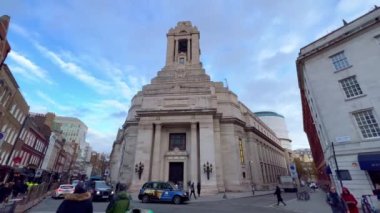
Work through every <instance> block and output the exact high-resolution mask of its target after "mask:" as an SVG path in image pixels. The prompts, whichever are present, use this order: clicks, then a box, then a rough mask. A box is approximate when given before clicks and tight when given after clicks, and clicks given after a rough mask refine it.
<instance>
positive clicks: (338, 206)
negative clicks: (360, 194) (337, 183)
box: [327, 187, 347, 213]
mask: <svg viewBox="0 0 380 213" xmlns="http://www.w3.org/2000/svg"><path fill="white" fill-rule="evenodd" d="M327 203H328V204H329V205H330V207H331V210H332V212H333V213H346V212H347V207H346V204H345V202H344V201H343V200H342V199H341V197H340V196H339V195H338V193H337V192H336V189H335V187H331V188H330V191H329V192H328V193H327Z"/></svg>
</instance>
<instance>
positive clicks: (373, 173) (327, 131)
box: [297, 8, 380, 198]
mask: <svg viewBox="0 0 380 213" xmlns="http://www.w3.org/2000/svg"><path fill="white" fill-rule="evenodd" d="M379 19H380V9H379V8H375V9H374V10H372V11H370V12H368V13H367V14H365V15H363V16H361V17H359V18H357V19H355V20H354V21H352V22H349V23H346V22H344V25H343V26H342V27H340V28H338V29H336V30H334V31H333V32H331V33H329V34H327V35H325V36H323V37H322V38H320V39H318V40H316V41H314V42H312V43H310V44H308V45H307V46H305V47H303V48H302V49H301V51H300V53H299V57H298V59H297V71H298V80H299V86H300V90H301V95H302V94H303V95H304V97H305V100H306V101H307V102H305V103H304V105H308V106H309V109H310V112H311V116H312V122H313V123H314V125H315V128H316V132H317V135H318V138H319V141H320V143H321V146H322V149H323V153H324V157H325V162H326V164H327V165H328V168H327V170H328V171H330V170H331V173H332V174H331V176H330V177H331V179H332V180H333V184H334V185H336V186H337V188H338V190H339V191H340V190H341V185H340V181H339V180H338V178H337V173H336V170H337V167H338V168H339V170H340V177H341V179H342V184H343V186H345V187H348V188H349V190H350V191H351V192H352V193H354V195H355V196H356V197H357V198H360V197H361V195H363V194H372V190H373V189H374V187H375V184H376V183H380V128H379V121H380V117H379V116H380V72H379V67H380V60H379V59H380V20H379ZM304 113H305V111H304ZM305 115H306V114H304V120H305V119H307V118H306V117H305ZM312 148H313V147H312ZM333 148H335V152H336V155H335V156H336V162H335V159H334V154H333Z"/></svg>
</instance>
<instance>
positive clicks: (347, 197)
mask: <svg viewBox="0 0 380 213" xmlns="http://www.w3.org/2000/svg"><path fill="white" fill-rule="evenodd" d="M341 196H342V199H343V200H344V201H345V202H346V204H347V207H348V210H349V211H350V213H359V209H358V207H356V205H357V204H358V201H357V200H356V199H355V197H354V196H353V195H352V194H351V193H350V191H349V190H348V189H347V188H346V187H343V191H342V194H341Z"/></svg>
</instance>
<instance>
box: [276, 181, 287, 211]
mask: <svg viewBox="0 0 380 213" xmlns="http://www.w3.org/2000/svg"><path fill="white" fill-rule="evenodd" d="M274 194H275V195H276V196H277V206H278V205H280V202H281V203H282V204H284V206H286V203H284V200H283V199H282V197H281V189H280V187H279V186H276V191H275V192H274Z"/></svg>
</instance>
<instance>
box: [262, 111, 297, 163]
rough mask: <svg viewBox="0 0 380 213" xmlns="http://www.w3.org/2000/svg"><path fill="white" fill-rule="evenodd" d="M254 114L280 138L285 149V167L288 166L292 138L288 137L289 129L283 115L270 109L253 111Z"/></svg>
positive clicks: (291, 160) (290, 157) (291, 158)
mask: <svg viewBox="0 0 380 213" xmlns="http://www.w3.org/2000/svg"><path fill="white" fill-rule="evenodd" d="M255 115H256V116H257V117H259V118H260V120H262V121H263V122H264V123H265V124H266V125H267V126H268V127H269V128H271V129H272V130H273V132H274V133H275V134H276V136H277V138H278V139H279V140H280V144H281V146H282V148H284V149H285V159H286V165H287V168H289V166H290V164H291V163H292V162H293V156H292V140H290V138H289V131H288V127H287V126H286V122H285V117H284V116H283V115H280V114H278V113H276V112H271V111H261V112H255Z"/></svg>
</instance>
